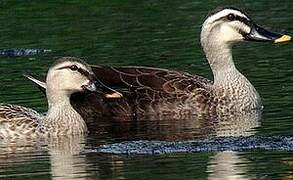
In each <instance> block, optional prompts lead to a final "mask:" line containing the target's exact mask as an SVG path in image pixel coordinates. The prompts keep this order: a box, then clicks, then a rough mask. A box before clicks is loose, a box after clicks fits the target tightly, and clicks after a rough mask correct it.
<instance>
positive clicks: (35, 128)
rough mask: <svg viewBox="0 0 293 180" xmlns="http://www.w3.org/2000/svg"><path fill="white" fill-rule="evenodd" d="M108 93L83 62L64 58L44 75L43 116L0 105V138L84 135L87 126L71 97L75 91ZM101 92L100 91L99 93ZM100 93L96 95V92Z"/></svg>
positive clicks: (22, 109) (14, 106)
mask: <svg viewBox="0 0 293 180" xmlns="http://www.w3.org/2000/svg"><path fill="white" fill-rule="evenodd" d="M85 91H88V92H111V89H108V88H107V87H106V86H104V85H103V84H102V83H101V82H99V81H98V80H97V79H96V76H95V75H94V73H93V72H92V70H91V67H90V66H89V65H87V64H86V63H85V62H84V61H82V60H80V59H77V58H72V57H65V58H61V59H59V60H57V62H56V63H55V64H54V65H53V66H52V67H51V68H50V69H49V71H48V73H47V78H46V97H47V101H48V112H47V114H46V115H42V114H39V113H38V112H36V111H34V110H32V109H30V108H26V107H22V106H17V105H10V104H7V105H4V104H1V105H0V139H14V138H22V137H24V138H34V137H40V136H46V135H49V136H54V135H70V134H83V133H85V132H87V126H86V124H85V122H84V119H83V118H82V116H81V115H80V114H79V113H78V112H77V111H76V110H75V109H74V108H73V107H72V105H71V103H70V97H71V95H72V94H74V93H78V92H85ZM100 95H101V94H100ZM97 96H99V95H97Z"/></svg>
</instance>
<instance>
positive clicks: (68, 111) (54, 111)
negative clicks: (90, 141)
mask: <svg viewBox="0 0 293 180" xmlns="http://www.w3.org/2000/svg"><path fill="white" fill-rule="evenodd" d="M44 127H45V128H46V130H47V131H48V132H49V134H52V135H54V134H55V135H60V134H63V135H69V134H83V133H85V132H86V131H87V127H86V124H85V122H84V120H83V118H82V117H81V115H80V114H79V113H78V112H76V110H75V109H74V108H73V107H72V106H71V104H70V100H69V98H68V99H66V100H64V101H62V102H58V103H57V104H49V110H48V113H47V116H46V117H45V120H44Z"/></svg>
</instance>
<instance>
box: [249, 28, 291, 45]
mask: <svg viewBox="0 0 293 180" xmlns="http://www.w3.org/2000/svg"><path fill="white" fill-rule="evenodd" d="M244 38H245V40H247V41H259V42H265V41H270V42H274V43H282V42H289V41H292V37H291V36H289V35H283V34H279V33H274V32H270V31H268V30H266V29H264V28H262V27H260V26H258V25H256V24H252V26H251V30H250V33H248V34H245V35H244Z"/></svg>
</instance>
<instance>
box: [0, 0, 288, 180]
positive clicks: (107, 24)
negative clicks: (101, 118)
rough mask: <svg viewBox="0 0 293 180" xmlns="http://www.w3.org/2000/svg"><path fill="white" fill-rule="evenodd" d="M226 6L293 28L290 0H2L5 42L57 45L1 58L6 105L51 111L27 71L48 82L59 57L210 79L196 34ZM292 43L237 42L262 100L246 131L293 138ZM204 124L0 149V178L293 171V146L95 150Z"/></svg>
mask: <svg viewBox="0 0 293 180" xmlns="http://www.w3.org/2000/svg"><path fill="white" fill-rule="evenodd" d="M219 5H220V6H224V5H229V6H231V5H233V6H236V7H240V8H244V9H246V10H247V13H248V14H249V15H250V16H251V17H252V18H253V19H254V20H255V21H256V22H257V23H259V24H261V25H263V26H265V27H270V28H271V29H272V30H275V31H281V32H289V33H291V34H292V33H293V23H292V18H291V17H292V15H293V11H292V10H293V3H292V2H291V1H289V0H287V1H282V2H277V1H263V0H261V1H252V0H247V1H221V2H217V1H191V0H180V1H179V0H173V1H159V0H150V1H145V2H142V1H135V0H130V1H98V2H94V1H86V2H85V1H78V0H76V1H70V2H66V3H61V2H59V1H49V2H41V1H40V2H37V1H34V2H28V1H23V2H20V1H19V2H16V1H1V2H0V7H1V11H0V22H1V23H0V24H1V28H0V32H1V36H0V42H1V43H0V45H1V46H0V47H1V49H11V48H27V49H32V48H38V49H49V50H52V51H51V52H50V53H47V54H45V55H41V54H40V55H36V56H29V57H0V82H1V86H0V102H4V103H12V104H18V105H23V106H27V107H32V108H34V109H36V110H38V111H41V112H43V111H45V110H46V109H47V107H46V101H45V98H44V97H43V95H42V94H41V93H40V92H39V90H38V89H37V88H36V87H35V86H33V85H32V84H31V83H30V82H28V81H27V80H25V78H24V77H23V76H22V74H33V75H38V77H40V78H41V79H42V78H44V77H45V74H46V71H47V69H48V67H49V66H50V65H51V64H52V62H53V61H52V59H54V58H56V57H60V56H77V57H82V58H84V59H86V61H87V62H88V63H91V64H107V65H145V66H155V67H162V68H170V69H176V70H181V71H187V72H190V73H193V74H199V75H202V76H205V77H209V78H211V72H210V69H209V67H208V64H207V62H206V60H205V57H204V54H203V52H202V51H201V49H200V45H199V32H200V27H201V23H202V22H203V20H204V18H205V16H206V15H207V13H208V11H209V10H212V9H214V8H215V7H217V6H219ZM292 47H293V46H292V44H288V45H272V44H269V43H268V44H261V43H245V44H241V45H238V46H236V47H235V48H234V60H235V63H236V65H237V67H238V68H239V70H240V71H241V72H243V73H244V74H245V75H246V76H247V77H248V79H249V80H250V81H251V82H252V84H254V86H255V87H256V89H257V90H258V92H259V93H260V95H261V97H262V100H263V104H264V112H263V113H262V117H261V119H260V123H259V124H254V125H252V126H251V129H249V132H248V133H247V134H246V133H245V134H244V135H254V136H258V137H276V136H281V135H282V136H290V135H292V133H293V130H292V129H293V128H292V127H293V123H292V120H291V119H292V117H293V111H292V109H293V108H292V107H293V93H292V91H293V79H292V68H291V67H292V59H293V57H292ZM240 127H242V126H240ZM204 130H205V128H204V126H198V124H197V123H196V122H193V121H190V120H186V121H180V122H177V121H162V122H158V121H155V120H153V121H151V120H150V121H149V122H147V123H117V124H99V125H98V126H97V127H95V128H94V130H92V133H91V135H90V136H88V137H86V138H84V137H74V138H69V139H68V138H60V139H58V140H51V141H50V142H49V143H44V144H40V145H39V146H38V147H34V146H30V145H29V144H27V145H26V146H25V147H22V149H19V148H16V149H10V150H9V151H8V152H7V147H0V159H1V161H0V178H2V179H3V178H4V179H24V178H27V179H50V178H52V177H53V178H55V179H66V178H68V179H74V178H75V179H114V178H115V179H158V178H162V179H207V178H208V179H228V178H236V179H291V178H292V176H293V174H292V164H293V158H292V157H293V156H292V151H275V150H260V149H252V150H249V151H244V152H237V151H225V152H200V153H193V154H186V153H178V154H165V155H155V156H152V155H144V156H141V155H130V156H127V155H113V154H101V153H96V152H95V151H94V150H95V149H96V148H97V147H100V145H104V144H110V143H117V142H122V141H123V142H125V141H132V140H167V141H176V140H182V139H184V140H196V139H197V138H199V137H200V138H204V137H206V136H209V133H206V131H204ZM207 132H209V131H207ZM214 132H215V130H214V131H213V133H214ZM216 132H222V131H221V130H218V131H217V130H216ZM243 132H244V131H243ZM245 132H247V131H246V130H245ZM222 135H223V134H222ZM12 152H13V153H12Z"/></svg>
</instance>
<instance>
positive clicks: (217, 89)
mask: <svg viewBox="0 0 293 180" xmlns="http://www.w3.org/2000/svg"><path fill="white" fill-rule="evenodd" d="M92 69H93V72H94V73H95V74H96V76H97V77H99V79H100V80H101V81H102V82H103V83H104V84H106V85H107V86H110V87H115V88H117V89H123V90H122V93H123V95H124V98H122V99H119V100H116V101H111V102H105V107H104V109H105V110H106V111H105V112H106V113H108V114H109V115H110V116H117V118H119V117H120V118H121V117H124V118H125V117H126V119H127V117H131V116H135V117H139V118H159V119H164V118H175V119H182V118H190V117H194V116H199V115H201V114H205V115H209V116H216V115H220V114H224V113H245V112H249V111H250V110H256V109H261V100H260V97H259V95H258V93H257V91H256V90H255V88H254V87H253V86H252V85H251V84H250V82H249V81H248V80H247V79H246V78H245V77H244V76H242V75H241V74H240V73H239V72H238V73H239V74H237V75H231V76H232V77H233V78H235V79H233V80H232V81H225V82H229V83H227V84H224V83H223V84H219V85H218V84H215V83H214V82H212V81H210V80H208V79H206V78H204V77H201V76H197V75H191V74H188V73H185V72H179V71H172V70H167V69H160V68H150V67H133V66H132V67H117V68H115V67H105V66H97V65H94V66H92ZM105 74H107V76H105ZM237 76H238V77H237ZM227 78H228V77H227Z"/></svg>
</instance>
